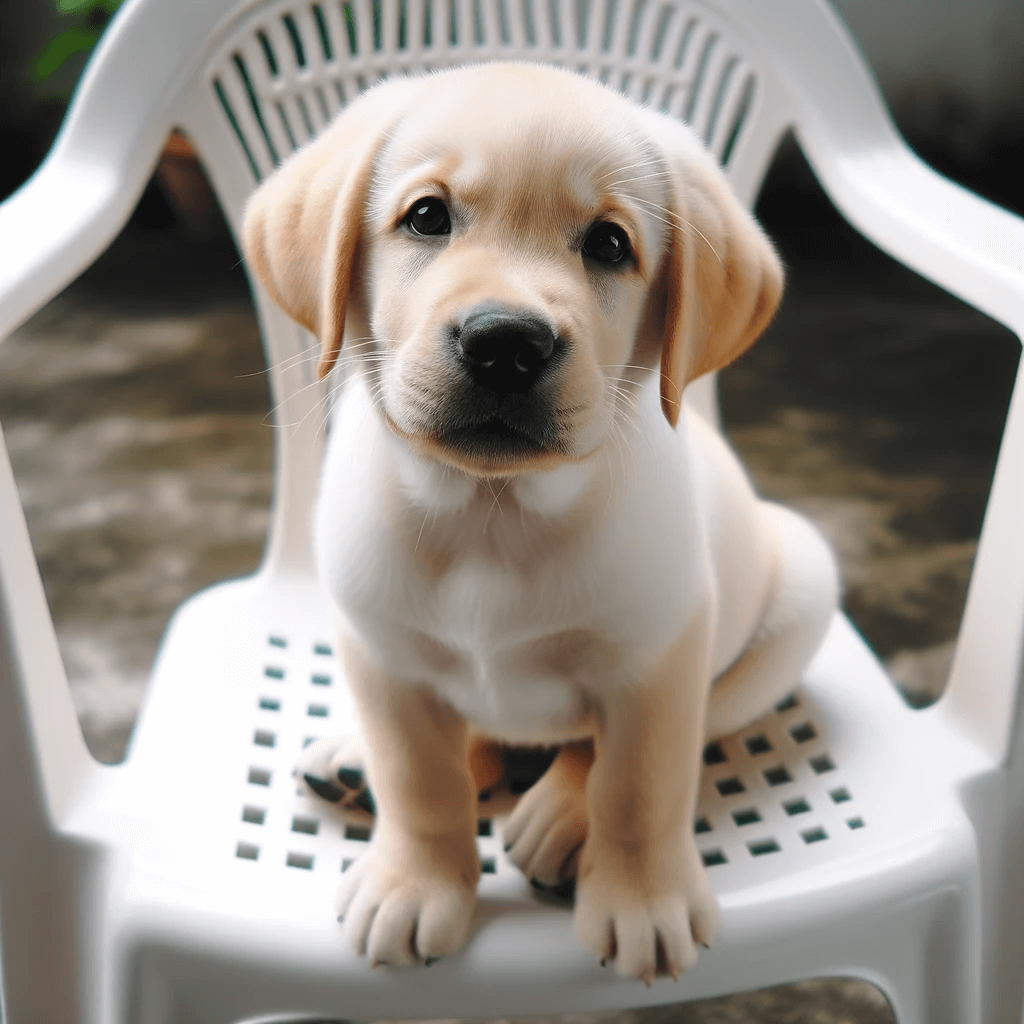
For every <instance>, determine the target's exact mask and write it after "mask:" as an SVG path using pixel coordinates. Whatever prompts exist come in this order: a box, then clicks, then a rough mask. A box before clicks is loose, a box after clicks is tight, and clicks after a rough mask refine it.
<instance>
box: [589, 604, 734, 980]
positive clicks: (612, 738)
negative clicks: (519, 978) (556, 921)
mask: <svg viewBox="0 0 1024 1024" xmlns="http://www.w3.org/2000/svg"><path fill="white" fill-rule="evenodd" d="M709 625H710V623H709V622H708V621H702V622H700V623H698V624H696V625H694V626H693V627H692V628H690V629H688V630H687V633H686V634H685V635H684V636H683V638H682V639H681V640H680V642H678V643H677V644H675V645H674V646H673V648H672V649H671V650H670V651H669V652H668V654H667V656H666V657H664V658H662V659H661V660H660V662H659V663H658V664H657V665H656V666H655V667H654V670H653V671H652V673H651V675H650V677H649V678H648V679H647V680H645V682H644V683H643V684H642V685H641V686H637V687H630V688H628V689H624V690H623V691H621V692H620V693H619V694H616V695H613V696H611V697H609V698H607V699H606V700H605V701H604V704H603V707H602V709H601V712H600V713H599V722H598V732H597V735H596V737H595V742H596V757H595V759H594V765H593V767H592V768H591V770H590V775H589V777H588V779H587V813H588V818H589V823H588V833H587V840H586V843H584V846H583V851H582V854H581V857H580V867H579V878H578V880H577V883H576V911H575V917H574V921H573V926H574V929H575V932H576V937H577V938H578V939H579V941H580V943H581V944H582V945H583V947H584V948H585V949H587V950H589V951H590V952H591V953H593V954H594V956H596V957H599V958H600V959H601V960H602V961H607V960H610V961H612V962H613V963H614V966H615V969H616V971H617V972H618V973H619V974H621V975H624V976H626V977H631V978H643V979H644V980H645V981H647V982H648V983H649V982H650V981H651V979H653V978H654V977H655V975H656V974H668V975H670V976H671V977H673V978H678V977H679V975H680V974H681V973H682V972H683V971H686V970H688V969H689V968H690V967H692V966H693V965H694V963H695V962H696V960H697V950H696V943H698V942H699V943H703V944H704V945H707V944H710V942H711V939H712V936H713V934H714V930H715V924H716V921H717V908H716V905H715V898H714V895H713V893H712V891H711V887H710V885H709V884H708V880H707V875H706V873H705V870H704V866H703V864H702V863H701V859H700V854H699V853H698V851H697V845H696V842H695V841H694V836H693V814H694V807H695V803H696V799H697V789H698V781H699V778H700V754H701V748H702V744H703V738H704V711H705V707H706V699H707V688H708V685H709V675H710V630H709V628H708V627H709Z"/></svg>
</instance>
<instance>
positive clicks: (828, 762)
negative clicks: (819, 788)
mask: <svg viewBox="0 0 1024 1024" xmlns="http://www.w3.org/2000/svg"><path fill="white" fill-rule="evenodd" d="M808 763H809V764H810V766H811V767H812V768H813V769H814V773H815V774H816V775H824V774H825V772H831V771H835V767H836V763H835V761H833V760H832V758H831V757H829V756H828V754H819V755H818V756H817V757H812V758H811V759H810V760H809V762H808Z"/></svg>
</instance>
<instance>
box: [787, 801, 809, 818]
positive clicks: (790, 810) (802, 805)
mask: <svg viewBox="0 0 1024 1024" xmlns="http://www.w3.org/2000/svg"><path fill="white" fill-rule="evenodd" d="M782 809H783V810H784V811H785V812H786V813H787V814H788V815H789V816H790V817H793V815H795V814H808V813H809V812H810V810H811V805H810V804H809V803H808V802H807V801H806V800H805V799H804V798H803V797H800V798H799V799H797V800H787V801H786V803H784V804H783V805H782Z"/></svg>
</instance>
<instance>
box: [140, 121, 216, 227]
mask: <svg viewBox="0 0 1024 1024" xmlns="http://www.w3.org/2000/svg"><path fill="white" fill-rule="evenodd" d="M156 175H157V180H158V181H159V182H160V186H161V188H162V189H163V192H164V195H165V196H166V197H167V200H168V202H169V203H170V204H171V207H172V208H173V210H174V212H175V214H176V215H177V217H178V219H179V220H180V221H181V223H182V224H183V225H184V227H185V229H186V230H187V231H189V232H192V233H195V234H199V235H208V234H214V233H216V232H217V230H218V228H219V225H220V222H221V216H220V210H219V208H218V206H217V198H216V196H215V195H214V194H213V189H212V188H211V187H210V183H209V181H208V180H207V178H206V175H205V174H204V173H203V168H202V164H201V163H200V162H199V156H198V154H197V153H196V151H195V149H193V147H192V143H191V142H189V140H188V139H187V138H186V137H185V136H184V135H183V134H182V133H181V132H178V131H173V132H171V134H170V135H169V136H168V137H167V142H166V144H165V145H164V151H163V153H162V154H161V155H160V162H159V163H158V164H157V168H156Z"/></svg>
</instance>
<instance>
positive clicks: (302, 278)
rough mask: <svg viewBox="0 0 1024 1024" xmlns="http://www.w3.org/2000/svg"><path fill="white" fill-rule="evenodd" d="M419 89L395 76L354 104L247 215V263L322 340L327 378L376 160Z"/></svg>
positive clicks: (321, 368) (261, 193)
mask: <svg viewBox="0 0 1024 1024" xmlns="http://www.w3.org/2000/svg"><path fill="white" fill-rule="evenodd" d="M418 88H419V83H418V81H417V80H415V79H408V78H400V79H392V80H389V81H387V82H384V83H382V84H381V85H378V86H376V87H374V88H373V89H371V90H369V91H368V92H366V93H364V94H363V95H362V96H360V97H359V98H358V99H356V100H354V101H353V102H352V103H351V105H350V106H348V107H346V108H345V109H344V110H343V111H342V112H341V114H340V115H339V116H338V117H337V118H336V119H335V120H334V121H333V122H332V123H331V124H330V125H329V126H328V127H327V128H326V129H324V131H323V133H322V134H321V135H320V136H319V137H318V138H317V139H315V140H314V141H313V142H311V143H310V144H309V145H308V146H305V147H303V148H302V149H300V150H299V151H298V152H296V153H294V154H293V155H292V156H291V157H289V158H288V160H286V161H285V162H284V163H283V164H282V165H281V166H280V167H279V168H278V169H277V170H276V171H275V172H274V174H273V175H271V177H269V178H268V179H267V180H266V181H265V182H264V183H263V184H262V185H261V186H260V187H259V188H258V189H257V190H256V192H255V193H253V195H252V197H251V198H250V200H249V203H248V206H247V207H246V210H245V217H244V219H243V222H242V249H243V252H244V254H245V258H246V259H247V260H248V261H249V266H250V267H251V268H252V269H253V270H254V271H255V273H256V276H257V277H258V278H259V279H260V281H261V282H262V283H263V285H264V287H265V288H266V289H267V291H268V292H269V293H270V297H271V298H272V299H273V300H274V301H275V302H276V303H277V304H278V305H279V306H280V307H281V308H282V309H283V310H284V311H285V312H286V313H287V314H288V315H289V316H290V317H291V318H292V319H293V320H296V321H297V322H298V323H300V324H301V325H302V326H303V327H305V328H306V329H307V330H310V331H312V332H313V333H314V334H315V335H317V337H319V339H320V344H321V348H320V362H319V364H318V366H317V376H318V377H319V378H320V379H321V380H322V379H323V378H324V377H325V376H326V375H327V374H328V372H329V371H330V369H331V367H332V366H333V365H334V362H335V360H336V359H337V357H338V352H339V351H340V349H341V341H342V337H343V335H344V333H345V313H346V310H347V308H348V296H349V290H350V288H351V284H352V269H353V264H354V262H355V256H356V249H357V246H358V244H359V240H360V236H361V233H362V226H363V210H364V206H365V203H366V196H367V192H368V190H369V188H370V178H371V174H372V170H373V162H374V158H375V156H376V154H377V151H378V149H379V148H380V146H381V144H382V142H383V141H384V138H385V136H386V134H387V132H388V131H389V129H390V128H391V127H392V126H393V125H394V123H395V121H396V120H397V119H398V117H400V116H401V113H402V112H403V110H404V109H405V107H406V105H407V103H408V101H409V99H410V98H411V97H412V96H413V95H414V94H415V93H416V92H417V90H418Z"/></svg>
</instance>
